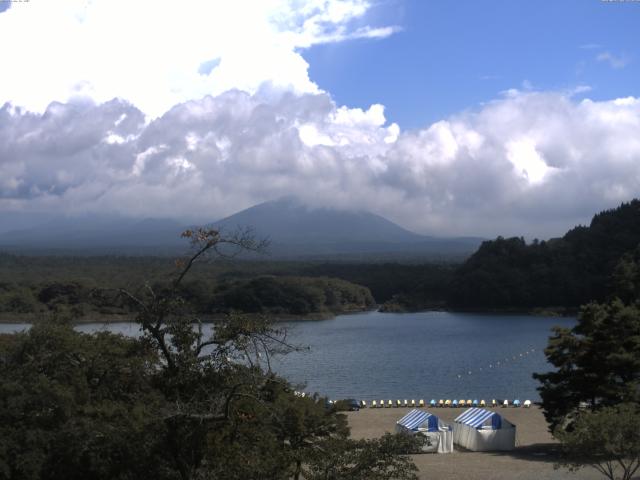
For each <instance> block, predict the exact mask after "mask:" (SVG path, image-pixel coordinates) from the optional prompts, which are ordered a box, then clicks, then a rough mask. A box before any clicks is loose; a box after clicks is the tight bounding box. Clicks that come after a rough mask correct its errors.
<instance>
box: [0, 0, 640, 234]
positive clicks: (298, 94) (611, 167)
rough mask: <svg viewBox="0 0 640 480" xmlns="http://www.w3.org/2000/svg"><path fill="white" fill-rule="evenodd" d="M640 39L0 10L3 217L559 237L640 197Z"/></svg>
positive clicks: (377, 4)
mask: <svg viewBox="0 0 640 480" xmlns="http://www.w3.org/2000/svg"><path fill="white" fill-rule="evenodd" d="M639 24H640V2H638V1H619V0H618V1H602V0H565V1H563V2H557V1H553V0H540V1H536V2H514V1H510V0H459V1H456V2H451V1H448V0H439V1H436V0H229V1H217V2H210V1H204V0H184V1H182V2H170V1H159V0H155V1H151V0H137V1H136V2H125V1H124V0H92V1H87V0H59V1H56V2H51V1H47V0H29V1H26V0H25V1H14V2H6V1H5V2H1V1H0V45H2V47H0V72H1V74H0V213H3V214H6V215H12V216H13V217H15V216H16V215H23V216H25V217H27V216H29V215H33V216H34V218H39V219H40V218H42V214H51V215H54V214H60V213H65V214H68V215H86V214H90V215H92V214H110V215H111V214H117V215H127V216H133V217H140V218H145V217H172V218H180V219H184V220H185V221H187V220H188V221H205V220H206V221H211V220H214V219H218V218H221V217H223V216H226V215H229V214H232V213H234V212H236V211H238V210H240V209H242V208H246V207H249V206H251V205H254V204H257V203H260V202H263V201H267V200H272V199H276V198H279V197H281V196H284V195H291V194H293V195H296V196H299V197H300V198H301V199H302V200H304V201H305V202H307V203H309V204H310V205H317V206H331V207H337V208H346V209H360V210H369V211H373V212H375V213H378V214H381V215H383V216H385V217H387V218H389V219H390V220H392V221H395V222H397V223H399V224H400V225H402V226H404V227H406V228H409V229H411V230H414V231H416V232H419V233H425V234H430V235H481V236H487V237H494V236H496V235H524V236H527V237H529V238H533V237H538V238H548V237H551V236H557V235H560V234H562V233H563V232H564V231H566V230H567V229H568V228H570V227H572V226H574V225H576V224H579V223H585V222H588V221H589V219H590V217H591V216H592V215H593V214H594V213H595V212H597V211H599V210H602V209H605V208H612V207H615V206H616V205H618V204H620V203H621V202H623V201H628V200H631V199H632V198H634V197H638V196H640V91H639V90H640V82H639V80H640V33H639V32H640V29H638V28H637V25H639ZM36 214H37V216H36Z"/></svg>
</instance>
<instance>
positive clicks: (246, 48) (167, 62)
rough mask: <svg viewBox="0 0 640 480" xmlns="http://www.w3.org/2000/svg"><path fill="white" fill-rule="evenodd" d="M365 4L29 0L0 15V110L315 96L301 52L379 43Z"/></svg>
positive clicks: (383, 31) (153, 108)
mask: <svg viewBox="0 0 640 480" xmlns="http://www.w3.org/2000/svg"><path fill="white" fill-rule="evenodd" d="M370 3H371V2H370V1H368V0H304V1H303V0H259V1H256V0H233V1H222V2H218V1H216V2H212V1H209V0H185V1H181V2H169V1H157V0H136V1H135V2H120V1H115V2H114V1H112V0H93V1H85V0H66V1H65V2H50V1H44V0H33V1H31V2H29V3H28V4H24V5H23V4H20V5H18V6H17V7H15V8H11V9H9V10H7V11H6V12H4V13H3V14H2V15H0V44H2V45H16V39H20V42H19V48H3V49H0V64H1V65H2V69H3V72H10V74H3V75H1V76H0V104H3V103H4V102H5V101H11V102H13V103H14V104H16V105H21V106H23V107H26V108H29V109H30V110H32V111H38V112H42V111H43V110H44V109H45V108H46V107H47V105H48V104H49V103H50V102H51V101H61V102H66V101H67V100H68V99H69V98H72V97H89V98H92V99H93V100H95V101H98V102H104V101H108V100H110V99H112V98H114V97H119V98H123V99H125V100H127V101H130V102H133V103H135V104H136V106H138V107H139V108H140V109H141V110H142V111H143V112H144V113H145V114H147V115H151V116H152V117H158V116H160V115H162V114H163V113H165V112H166V111H167V110H168V109H169V108H171V107H172V106H173V105H175V104H177V103H180V102H184V101H186V100H190V99H192V98H201V97H203V96H204V95H208V94H211V95H216V94H220V93H222V92H225V91H227V90H229V89H232V88H237V89H241V90H244V91H247V92H250V93H255V92H256V91H257V89H258V88H260V85H262V84H263V83H264V82H269V83H271V84H273V85H275V86H278V87H281V88H289V89H291V90H292V91H296V92H299V93H308V92H311V93H316V92H318V87H317V86H316V85H315V83H313V82H312V81H311V80H310V79H309V76H308V73H307V70H308V65H307V63H306V61H305V60H304V58H303V57H302V55H301V54H300V49H301V48H308V47H310V46H313V45H316V44H318V43H326V42H338V41H344V40H348V39H353V38H383V37H386V36H388V35H391V34H392V33H394V32H395V31H397V30H398V27H395V26H379V27H374V26H371V25H368V24H367V23H366V21H365V19H364V17H365V14H366V12H367V11H368V10H369V8H370V6H371V5H370Z"/></svg>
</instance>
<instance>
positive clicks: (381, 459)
mask: <svg viewBox="0 0 640 480" xmlns="http://www.w3.org/2000/svg"><path fill="white" fill-rule="evenodd" d="M424 438H425V437H421V436H420V435H403V434H395V435H391V434H389V433H387V434H385V435H383V436H382V437H381V438H377V439H373V440H351V439H346V440H342V441H340V440H335V439H329V440H327V441H325V442H324V443H323V444H322V445H321V446H320V448H318V449H317V450H316V451H315V452H314V455H313V456H312V457H311V461H310V462H309V465H308V471H307V472H306V474H305V478H307V479H309V480H417V478H418V477H417V476H416V472H417V471H418V469H417V468H416V466H415V464H414V463H413V462H412V461H411V459H410V457H408V454H410V453H415V452H417V451H418V448H419V447H420V446H421V444H422V442H423V441H424Z"/></svg>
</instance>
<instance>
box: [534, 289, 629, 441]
mask: <svg viewBox="0 0 640 480" xmlns="http://www.w3.org/2000/svg"><path fill="white" fill-rule="evenodd" d="M545 353H546V355H547V358H548V360H549V362H550V363H551V364H552V365H553V366H554V367H556V370H555V371H553V372H549V373H545V374H534V378H536V379H538V380H539V381H540V382H541V383H542V386H541V387H540V388H539V391H540V396H541V397H542V403H543V407H544V411H545V416H546V418H547V421H548V422H549V424H550V425H551V428H552V429H555V428H556V427H557V426H559V425H564V424H565V423H566V422H567V421H568V419H570V415H571V414H573V412H575V411H576V410H577V409H578V407H579V405H580V403H581V402H585V404H586V405H587V406H589V407H590V408H593V409H598V408H601V407H605V406H611V405H617V404H619V403H624V402H637V401H640V308H639V306H638V305H631V306H625V305H624V304H623V303H622V302H621V301H619V300H615V301H613V302H611V303H609V304H603V305H599V304H589V305H587V306H585V307H583V309H582V311H581V312H580V316H579V321H578V324H577V325H576V326H575V327H574V328H573V329H571V330H569V329H566V328H556V329H554V335H553V336H552V337H551V338H550V339H549V346H548V347H547V349H546V350H545Z"/></svg>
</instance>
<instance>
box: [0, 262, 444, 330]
mask: <svg viewBox="0 0 640 480" xmlns="http://www.w3.org/2000/svg"><path fill="white" fill-rule="evenodd" d="M175 270H176V266H175V265H174V263H173V262H172V261H171V260H170V259H168V258H166V257H124V256H100V257H57V256H17V255H10V254H0V318H1V319H4V320H11V319H15V318H16V315H18V316H20V317H23V318H31V317H38V316H42V315H49V314H64V315H67V316H71V317H72V318H75V319H92V318H100V319H105V318H108V317H109V316H113V315H129V314H130V310H129V308H128V306H127V304H126V303H123V302H122V301H121V299H118V297H117V295H116V292H115V290H116V289H118V288H121V287H134V288H140V287H139V286H140V285H145V283H148V282H151V285H152V286H154V287H157V288H159V287H161V286H162V284H163V283H166V282H167V281H168V280H169V279H170V278H171V276H172V275H173V274H174V273H175ZM453 270H454V266H452V265H448V264H425V265H414V264H400V263H372V264H354V263H342V262H341V263H327V262H281V261H266V260H265V261H255V260H252V261H246V260H244V261H243V260H236V261H228V260H225V259H217V260H216V261H213V262H208V263H202V264H199V265H198V266H197V268H194V270H193V272H192V273H191V275H190V278H189V280H188V281H187V282H185V283H184V285H182V287H181V288H182V289H183V292H182V293H183V295H184V296H185V298H188V299H189V301H190V304H191V305H192V306H193V308H195V309H196V311H197V313H200V314H217V313H222V312H228V311H231V310H235V311H242V312H248V313H249V312H250V313H266V314H273V315H275V316H278V315H280V316H284V317H286V316H287V315H308V314H322V315H324V316H326V315H327V314H336V313H342V312H350V311H357V310H365V309H369V308H372V307H373V306H374V304H375V303H380V304H383V303H385V302H388V305H391V304H393V305H397V304H398V303H399V302H404V304H406V305H411V307H412V308H414V309H417V308H429V307H432V306H442V305H443V301H444V299H445V298H446V293H447V290H446V287H447V284H448V282H449V280H450V278H451V276H452V274H453ZM403 308H404V307H403Z"/></svg>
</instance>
